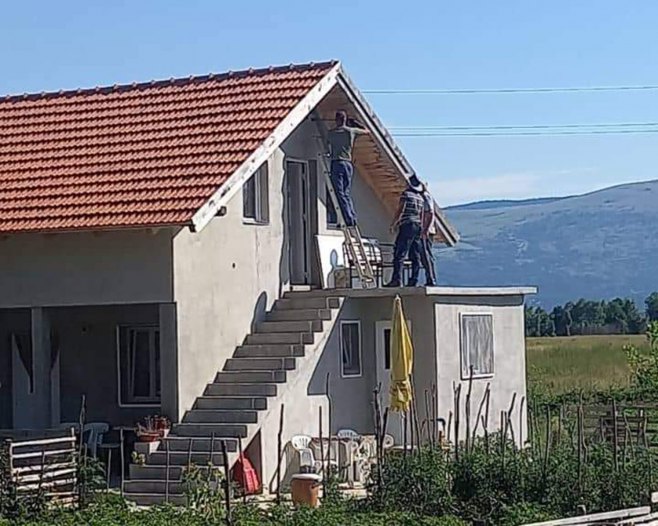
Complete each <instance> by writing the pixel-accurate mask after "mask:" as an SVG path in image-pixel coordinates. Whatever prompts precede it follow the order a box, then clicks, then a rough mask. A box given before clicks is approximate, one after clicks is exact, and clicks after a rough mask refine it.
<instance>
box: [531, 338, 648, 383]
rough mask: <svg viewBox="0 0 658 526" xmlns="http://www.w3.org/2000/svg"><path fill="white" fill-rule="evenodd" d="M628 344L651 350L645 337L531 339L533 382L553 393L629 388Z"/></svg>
mask: <svg viewBox="0 0 658 526" xmlns="http://www.w3.org/2000/svg"><path fill="white" fill-rule="evenodd" d="M627 344H634V345H636V346H638V347H640V348H643V349H646V348H647V347H648V345H647V341H646V338H645V337H644V336H643V335H637V336H635V335H633V336H573V337H557V338H528V341H527V366H528V379H529V382H535V383H538V384H543V385H544V386H545V387H546V388H548V390H549V391H551V392H553V393H563V392H565V391H571V390H573V389H585V390H600V389H606V388H608V387H619V386H625V385H627V384H628V381H629V369H628V366H627V365H626V355H625V354H624V351H623V347H624V345H627Z"/></svg>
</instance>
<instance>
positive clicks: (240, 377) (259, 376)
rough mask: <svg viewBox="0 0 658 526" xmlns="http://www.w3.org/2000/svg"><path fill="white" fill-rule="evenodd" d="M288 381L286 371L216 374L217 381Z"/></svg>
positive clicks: (234, 382) (225, 372)
mask: <svg viewBox="0 0 658 526" xmlns="http://www.w3.org/2000/svg"><path fill="white" fill-rule="evenodd" d="M285 381H286V371H283V370H280V371H222V372H219V373H217V374H216V375H215V383H216V384H221V383H231V384H241V383H249V384H251V383H254V384H257V383H270V382H274V383H283V382H285Z"/></svg>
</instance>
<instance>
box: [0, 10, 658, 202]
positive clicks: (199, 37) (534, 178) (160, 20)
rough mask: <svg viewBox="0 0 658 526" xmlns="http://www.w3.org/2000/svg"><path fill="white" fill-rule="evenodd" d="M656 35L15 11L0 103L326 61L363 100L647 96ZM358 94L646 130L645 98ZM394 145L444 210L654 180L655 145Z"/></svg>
mask: <svg viewBox="0 0 658 526" xmlns="http://www.w3.org/2000/svg"><path fill="white" fill-rule="evenodd" d="M657 25H658V2H656V1H654V0H633V1H632V2H631V1H622V0H618V1H611V0H578V1H574V0H570V1H566V0H551V1H550V2H540V1H531V0H517V1H513V0H499V1H497V2H493V1H491V0H480V1H478V0H471V1H466V0H452V1H445V0H434V1H431V0H427V1H412V0H408V1H405V2H400V1H395V2H391V1H382V0H379V1H367V2H365V1H357V0H352V1H343V0H332V1H331V2H309V1H285V0H281V1H271V0H270V1H260V0H252V1H248V2H229V1H226V2H220V1H217V0H216V1H209V0H208V1H201V0H187V1H185V2H183V1H165V0H159V1H149V0H140V1H127V0H112V1H111V2H100V1H94V0H86V1H66V0H61V1H58V2H53V1H50V0H49V1H41V2H35V1H29V0H23V1H21V2H6V3H3V6H2V15H1V16H0V49H2V50H3V52H2V53H1V54H0V72H1V73H0V93H2V94H7V93H23V92H40V91H46V90H57V89H62V88H76V87H87V86H95V85H103V84H115V83H125V82H132V81H136V80H150V79H153V78H169V77H172V76H188V75H190V74H203V73H208V72H211V71H213V72H219V71H224V70H227V69H240V68H248V67H252V66H265V65H269V64H282V63H283V64H286V63H290V62H306V61H312V60H315V61H318V60H324V59H329V58H337V59H340V60H342V61H343V63H344V65H345V67H346V69H347V71H348V72H349V74H350V76H351V77H352V78H353V79H354V80H355V81H356V83H357V84H358V86H359V87H360V88H361V89H362V90H367V89H396V88H399V89H414V88H432V89H438V88H446V89H449V88H508V87H541V86H588V85H639V84H658V39H656V38H655V34H656V31H655V28H656V26H657ZM368 98H369V100H370V102H371V103H372V105H373V106H374V108H375V109H376V110H377V111H378V113H379V114H380V116H381V117H382V119H383V121H384V122H385V123H386V124H387V125H389V126H453V125H455V126H461V125H465V126H469V125H507V124H509V125H522V124H564V123H608V122H658V91H652V92H605V93H562V94H516V95H440V96H439V95H422V96H420V95H414V96H408V95H376V94H372V95H368ZM399 142H400V144H401V146H402V147H403V149H404V150H405V152H406V153H407V155H408V157H409V158H410V160H411V161H412V163H413V164H414V166H415V167H416V169H417V171H418V172H419V173H420V174H422V176H423V177H425V178H426V179H428V180H429V181H430V183H431V185H432V188H433V191H434V193H435V195H436V198H437V200H438V201H439V202H440V203H442V204H454V203H457V202H463V201H469V200H475V199H492V198H524V197H533V196H545V195H563V194H571V193H579V192H585V191H589V190H593V189H596V188H601V187H605V186H608V185H612V184H617V183H623V182H630V181H637V180H645V179H655V178H658V170H656V152H657V151H658V148H657V147H658V134H644V135H639V134H638V135H602V136H558V137H554V136H549V137H480V138H474V137H465V138H464V137H440V138H400V139H399Z"/></svg>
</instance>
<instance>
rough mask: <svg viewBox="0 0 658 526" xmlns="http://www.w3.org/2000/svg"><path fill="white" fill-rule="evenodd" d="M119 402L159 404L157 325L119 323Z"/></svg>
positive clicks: (158, 341)
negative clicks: (122, 324)
mask: <svg viewBox="0 0 658 526" xmlns="http://www.w3.org/2000/svg"><path fill="white" fill-rule="evenodd" d="M117 336H118V340H119V341H118V350H119V403H120V404H121V405H142V404H144V405H157V404H159V403H160V330H159V329H158V327H155V326H134V327H131V326H120V327H119V328H118V330H117Z"/></svg>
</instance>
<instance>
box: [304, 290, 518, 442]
mask: <svg viewBox="0 0 658 526" xmlns="http://www.w3.org/2000/svg"><path fill="white" fill-rule="evenodd" d="M522 302H523V299H522V297H520V296H518V297H490V298H488V297H473V298H466V297H462V298H459V297H433V296H411V297H409V296H408V297H405V298H403V308H404V311H405V315H406V317H407V319H408V320H409V321H410V325H411V335H412V339H413V343H414V383H415V388H416V392H417V409H418V415H419V420H420V421H421V422H422V421H423V420H424V419H425V418H427V415H426V413H427V411H426V409H425V391H426V390H427V391H428V393H431V390H432V387H433V386H434V385H436V386H437V406H438V407H437V416H438V417H442V418H445V420H446V422H447V421H448V419H449V412H450V411H452V410H453V394H452V393H453V391H452V388H453V382H457V383H459V382H460V381H461V382H462V384H463V387H462V404H461V411H462V418H461V420H462V424H461V433H462V435H463V433H464V430H465V424H464V422H465V410H464V400H465V395H466V390H467V381H464V380H462V379H461V365H460V363H461V362H460V333H459V315H460V313H468V312H478V313H491V314H492V315H493V317H494V319H493V324H494V325H493V326H494V375H493V377H492V378H488V379H478V380H475V381H474V382H473V391H472V400H473V403H472V407H473V409H472V410H471V415H472V418H473V420H474V419H475V413H476V412H477V405H478V404H479V402H480V400H481V397H482V394H483V393H484V389H485V388H486V384H487V383H488V382H490V383H491V405H490V414H491V415H499V414H500V411H502V410H508V409H509V406H510V402H511V398H512V395H513V393H515V392H516V393H517V399H516V404H515V405H516V409H515V411H514V415H515V416H514V419H515V420H514V428H515V433H516V436H517V437H518V431H516V429H517V428H518V422H519V420H518V416H519V413H518V407H519V404H520V402H521V398H522V397H523V396H525V395H526V376H525V375H526V373H525V339H524V320H523V303H522ZM392 305H393V298H392V297H381V298H369V299H359V298H348V299H346V300H345V303H344V305H343V308H342V310H341V312H340V315H339V319H338V321H337V322H336V325H335V326H334V328H333V330H332V332H331V334H330V336H329V339H328V342H327V345H326V347H325V349H324V350H323V353H322V357H321V359H320V360H319V362H318V366H317V368H316V371H315V373H314V375H313V379H312V381H311V383H310V386H309V392H310V393H312V394H317V393H324V391H325V387H324V386H325V379H326V375H327V373H329V374H330V379H331V380H330V391H331V401H332V415H333V422H332V428H333V431H334V432H335V431H337V430H338V429H340V428H352V429H354V430H356V431H358V432H361V433H372V432H373V417H372V400H373V389H374V388H375V386H376V384H377V362H376V355H375V352H376V339H375V338H376V330H377V327H376V322H378V321H389V320H390V317H391V311H392ZM357 319H358V320H360V321H361V336H362V370H363V374H362V376H361V377H357V378H342V377H341V369H340V359H341V356H340V340H339V337H340V321H341V320H357ZM386 396H387V393H383V397H384V398H385V397H386ZM524 414H525V408H524ZM430 416H431V415H430ZM491 419H492V421H491V425H490V427H491V428H492V429H494V428H495V425H494V424H495V422H494V419H493V416H492V417H491ZM522 425H523V433H524V435H525V434H526V428H525V425H526V424H525V420H523V424H522ZM388 430H389V432H390V433H392V434H393V435H395V436H398V435H400V436H401V422H400V419H399V417H398V416H396V415H391V416H390V419H389V429H388Z"/></svg>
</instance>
